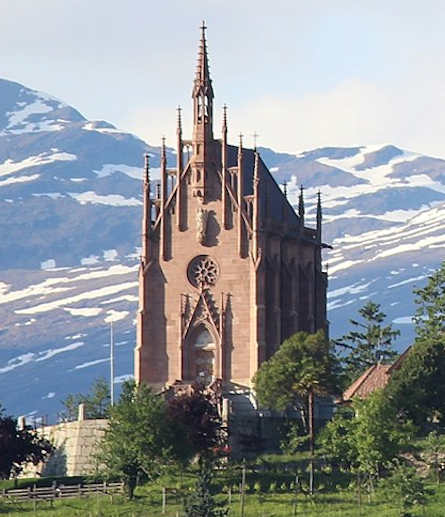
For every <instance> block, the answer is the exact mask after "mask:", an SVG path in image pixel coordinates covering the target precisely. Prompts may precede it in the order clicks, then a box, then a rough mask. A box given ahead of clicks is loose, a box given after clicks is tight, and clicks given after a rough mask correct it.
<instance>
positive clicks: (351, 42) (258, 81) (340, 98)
mask: <svg viewBox="0 0 445 517" xmlns="http://www.w3.org/2000/svg"><path fill="white" fill-rule="evenodd" d="M201 19H205V20H206V22H207V25H208V27H209V29H208V47H209V54H210V65H211V74H212V78H213V81H214V89H215V96H216V98H215V107H216V112H217V116H216V124H215V125H216V129H217V130H218V129H219V123H220V111H221V107H222V105H223V104H224V103H227V104H228V106H229V120H230V123H229V131H230V133H231V138H232V140H233V141H236V135H237V134H238V133H239V132H240V131H242V132H243V133H244V134H245V135H246V143H247V145H249V143H250V145H251V143H252V142H249V139H250V140H251V139H252V138H251V135H252V134H253V133H254V132H255V131H256V132H257V133H259V135H260V138H259V144H260V145H263V146H268V147H272V148H274V149H275V150H279V151H288V152H298V151H301V150H302V149H309V148H314V147H318V146H322V145H332V146H337V145H344V146H346V145H357V144H378V143H387V142H390V143H394V144H396V145H399V146H401V147H404V148H407V149H411V150H414V151H418V152H423V153H428V154H432V155H435V156H442V157H445V138H444V136H445V66H444V64H445V63H444V55H445V54H444V47H445V31H444V30H443V27H444V26H445V23H444V22H445V3H444V2H443V1H433V0H426V1H423V2H418V1H410V0H405V1H399V0H392V1H391V0H387V1H380V0H373V1H371V0H366V1H364V0H362V1H361V2H360V1H346V0H345V1H341V0H331V1H313V2H307V1H304V2H302V1H299V0H294V1H288V0H275V1H274V2H271V1H267V2H266V1H263V0H256V1H253V0H238V1H232V0H225V1H222V0H207V1H202V0H201V1H200V0H188V1H184V0H182V1H179V0H164V1H154V0H145V1H143V0H126V1H125V2H122V1H121V0H120V1H117V0H89V1H87V0H63V1H62V0H39V1H35V0H20V1H17V0H0V77H3V78H7V79H11V80H15V81H17V82H20V83H23V84H25V85H27V86H30V87H33V88H35V89H39V90H43V91H46V92H48V93H51V94H52V95H55V96H57V97H59V98H61V99H63V100H64V101H66V102H68V103H69V104H71V105H73V106H74V107H76V108H77V109H78V110H79V111H80V112H81V113H83V114H84V115H85V116H86V117H87V118H89V119H104V120H108V121H109V122H112V123H113V124H115V125H117V126H118V127H120V128H122V129H125V130H128V131H132V132H134V133H136V134H138V135H139V136H141V137H142V138H144V139H146V140H147V141H148V142H150V143H151V144H153V145H157V144H158V143H159V142H160V138H161V136H162V134H165V135H166V137H167V141H168V142H170V143H171V144H173V142H174V138H175V127H174V125H175V108H176V106H177V105H178V104H181V105H182V106H183V107H184V118H185V132H187V130H188V127H189V126H188V124H189V123H190V111H191V110H190V108H191V100H190V93H191V87H192V81H193V75H194V69H195V63H196V54H197V44H198V38H199V30H198V27H199V25H200V22H201Z"/></svg>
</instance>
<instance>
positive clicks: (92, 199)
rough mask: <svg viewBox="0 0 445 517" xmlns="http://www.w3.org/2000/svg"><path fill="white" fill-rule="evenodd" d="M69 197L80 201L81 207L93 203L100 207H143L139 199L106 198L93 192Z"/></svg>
mask: <svg viewBox="0 0 445 517" xmlns="http://www.w3.org/2000/svg"><path fill="white" fill-rule="evenodd" d="M69 195H70V196H71V197H72V198H73V199H75V200H76V201H78V202H79V203H80V204H81V205H84V204H86V203H93V204H99V205H110V206H140V205H142V201H139V199H135V198H134V197H132V198H129V199H127V198H125V197H124V196H121V195H120V194H108V195H105V196H101V195H100V194H96V192H93V191H91V190H89V191H87V192H81V193H80V194H77V193H74V192H69Z"/></svg>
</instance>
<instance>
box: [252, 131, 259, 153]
mask: <svg viewBox="0 0 445 517" xmlns="http://www.w3.org/2000/svg"><path fill="white" fill-rule="evenodd" d="M252 136H253V150H254V151H256V144H257V140H258V137H259V136H260V135H259V134H258V133H257V132H256V131H255V132H254V134H253V135H252Z"/></svg>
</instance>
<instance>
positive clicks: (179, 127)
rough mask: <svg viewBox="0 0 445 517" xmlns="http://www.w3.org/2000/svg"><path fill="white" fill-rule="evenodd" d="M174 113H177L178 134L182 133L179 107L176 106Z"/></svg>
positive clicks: (180, 109)
mask: <svg viewBox="0 0 445 517" xmlns="http://www.w3.org/2000/svg"><path fill="white" fill-rule="evenodd" d="M176 111H177V112H178V132H180V133H182V118H181V111H182V108H181V106H178V107H177V108H176Z"/></svg>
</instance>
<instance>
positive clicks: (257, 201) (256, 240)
mask: <svg viewBox="0 0 445 517" xmlns="http://www.w3.org/2000/svg"><path fill="white" fill-rule="evenodd" d="M261 217H262V214H261V183H260V155H259V153H258V151H257V150H255V165H254V169H253V220H252V229H253V250H254V256H255V259H257V258H258V256H259V253H260V251H259V250H260V248H261V241H260V236H259V234H258V232H259V231H260V227H261Z"/></svg>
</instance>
